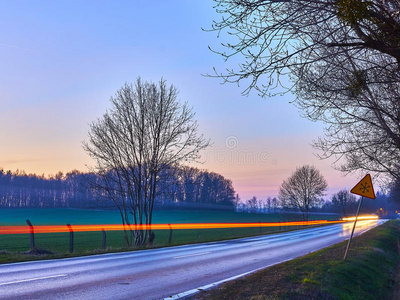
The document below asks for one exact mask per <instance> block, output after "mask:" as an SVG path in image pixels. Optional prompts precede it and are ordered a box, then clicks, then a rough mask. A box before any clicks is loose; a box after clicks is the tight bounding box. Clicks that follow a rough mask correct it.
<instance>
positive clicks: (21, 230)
mask: <svg viewBox="0 0 400 300" xmlns="http://www.w3.org/2000/svg"><path fill="white" fill-rule="evenodd" d="M344 222H345V221H344V220H341V221H327V220H317V221H297V222H269V223H262V222H256V223H178V224H152V225H151V226H150V225H122V224H95V225H92V224H90V225H71V227H72V230H73V231H74V232H87V231H102V230H105V231H122V230H150V229H151V230H168V229H173V230H181V229H217V228H258V227H281V226H282V227H287V226H311V225H322V224H325V225H328V224H337V223H344ZM34 232H35V233H60V232H70V230H69V228H68V227H67V226H66V225H36V226H34ZM27 233H30V229H29V227H28V226H26V225H25V226H23V225H17V226H8V225H7V226H0V234H27Z"/></svg>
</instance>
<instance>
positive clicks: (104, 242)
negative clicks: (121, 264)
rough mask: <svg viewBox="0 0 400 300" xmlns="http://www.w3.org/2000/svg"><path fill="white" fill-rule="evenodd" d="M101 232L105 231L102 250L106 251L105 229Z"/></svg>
mask: <svg viewBox="0 0 400 300" xmlns="http://www.w3.org/2000/svg"><path fill="white" fill-rule="evenodd" d="M101 231H103V244H102V245H101V249H103V250H104V249H106V232H105V230H104V229H102V230H101Z"/></svg>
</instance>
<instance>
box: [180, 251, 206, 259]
mask: <svg viewBox="0 0 400 300" xmlns="http://www.w3.org/2000/svg"><path fill="white" fill-rule="evenodd" d="M210 253H211V252H202V253H196V254H189V255H182V256H175V257H174V259H176V258H184V257H191V256H198V255H205V254H210Z"/></svg>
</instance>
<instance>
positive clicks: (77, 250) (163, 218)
mask: <svg viewBox="0 0 400 300" xmlns="http://www.w3.org/2000/svg"><path fill="white" fill-rule="evenodd" d="M327 217H328V218H327ZM310 218H311V219H330V220H332V219H335V216H329V215H328V216H326V215H324V216H318V215H313V216H312V217H310ZM26 219H29V220H30V221H31V223H32V224H33V226H35V225H66V224H67V223H69V224H71V225H81V224H120V223H121V219H120V215H119V213H118V212H117V211H103V210H79V209H0V225H26V222H25V220H26ZM300 219H301V215H299V214H285V215H277V214H276V215H275V214H271V215H268V214H248V213H236V212H226V211H223V212H221V211H182V210H176V211H174V210H168V211H167V210H166V211H155V212H154V213H153V220H154V221H153V223H154V224H163V223H167V224H168V223H171V224H174V223H212V222H216V223H226V222H238V223H244V222H284V221H298V220H300ZM292 229H296V228H295V227H282V228H280V227H273V228H261V229H260V228H259V227H255V228H229V229H197V230H174V231H173V235H172V244H171V245H182V244H190V243H201V242H208V241H217V240H223V239H230V238H239V237H244V236H252V235H258V234H266V233H273V232H277V231H282V230H292ZM155 234H156V236H155V240H154V244H153V246H152V247H163V246H169V244H168V238H169V230H157V231H156V232H155ZM35 242H36V247H37V248H40V249H45V250H48V251H51V252H53V253H55V256H57V257H60V256H61V257H64V256H69V254H68V253H67V252H68V249H69V248H68V247H69V233H41V234H35ZM101 244H102V232H75V233H74V255H85V254H91V253H94V252H103V251H102V250H99V249H101ZM106 247H107V250H106V251H107V252H114V251H126V250H132V249H128V248H126V245H125V241H124V238H123V232H122V231H110V232H107V243H106ZM29 248H30V240H29V234H13V235H0V263H1V262H10V261H21V260H27V259H36V258H37V257H28V256H27V255H22V254H21V252H24V251H27V250H29Z"/></svg>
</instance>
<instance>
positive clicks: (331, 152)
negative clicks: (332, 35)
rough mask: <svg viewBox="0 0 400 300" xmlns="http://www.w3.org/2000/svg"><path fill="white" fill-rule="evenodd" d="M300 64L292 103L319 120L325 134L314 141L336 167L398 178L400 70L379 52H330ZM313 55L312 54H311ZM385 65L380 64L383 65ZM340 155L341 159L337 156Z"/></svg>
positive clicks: (316, 146)
mask: <svg viewBox="0 0 400 300" xmlns="http://www.w3.org/2000/svg"><path fill="white" fill-rule="evenodd" d="M332 52H334V50H333V49H327V51H326V55H325V58H324V59H320V61H319V62H318V63H315V64H313V66H312V67H311V66H302V67H298V68H297V70H296V71H294V73H295V74H296V75H297V74H298V75H299V78H300V79H299V81H298V83H297V86H296V88H295V90H296V93H297V95H298V96H299V97H298V99H297V101H296V104H297V105H298V106H299V107H300V108H301V109H302V111H303V114H304V115H305V116H306V117H307V118H309V119H311V120H313V121H323V122H324V123H325V124H327V125H328V126H327V127H325V129H324V133H325V136H324V137H323V138H320V139H319V140H318V141H316V142H315V143H314V145H313V146H314V147H315V148H317V149H320V150H322V153H323V154H322V155H321V157H322V158H328V157H332V156H333V157H335V158H336V159H337V160H338V161H340V163H338V164H336V167H337V168H338V169H340V170H341V171H344V172H346V173H349V172H353V171H356V170H364V171H372V172H374V173H376V174H383V175H389V177H391V178H394V179H396V178H400V172H399V171H400V168H399V164H398V162H399V161H400V84H399V83H400V73H399V72H398V70H397V66H396V67H395V68H393V66H391V67H390V64H391V60H390V59H389V60H388V58H387V56H385V55H382V54H380V53H372V52H370V53H364V52H361V53H360V52H359V53H351V52H349V51H342V53H340V54H338V53H336V54H335V55H329V53H332ZM310 55H311V56H312V54H310ZM383 65H384V66H385V67H384V68H382V66H383ZM341 158H343V159H341Z"/></svg>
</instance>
